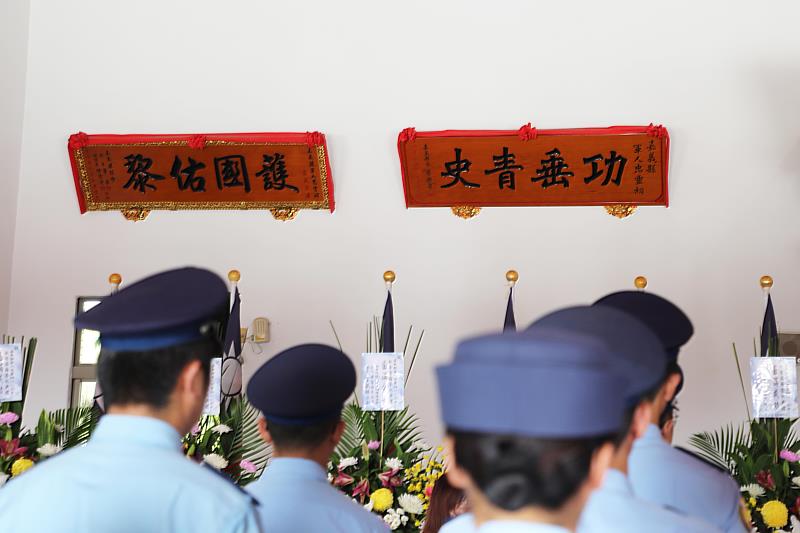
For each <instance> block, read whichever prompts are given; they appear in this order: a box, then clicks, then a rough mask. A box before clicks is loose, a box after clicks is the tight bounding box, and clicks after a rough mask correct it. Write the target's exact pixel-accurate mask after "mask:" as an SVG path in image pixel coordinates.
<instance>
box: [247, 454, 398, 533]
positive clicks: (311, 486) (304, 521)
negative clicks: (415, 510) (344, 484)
mask: <svg viewBox="0 0 800 533" xmlns="http://www.w3.org/2000/svg"><path fill="white" fill-rule="evenodd" d="M247 490H248V491H250V493H251V494H253V496H255V497H256V499H257V500H258V501H259V502H261V506H260V507H259V509H258V512H259V514H260V515H261V523H262V525H263V526H264V531H265V532H267V533H295V532H297V533H311V532H317V531H320V532H322V531H324V532H326V533H327V532H331V533H333V532H341V533H367V532H369V533H372V532H375V531H377V532H381V533H384V532H386V531H389V526H388V525H386V523H385V522H383V521H382V520H381V519H380V518H378V516H377V515H376V514H373V513H371V512H369V511H367V510H366V509H364V508H363V507H362V506H361V505H359V504H357V503H356V502H354V501H353V500H352V499H350V498H348V497H347V496H345V495H344V494H343V493H341V492H340V491H339V490H337V489H336V488H334V487H333V486H332V485H331V484H330V483H329V482H328V477H327V475H326V473H325V470H323V468H322V467H321V466H320V465H318V464H317V463H315V462H314V461H310V460H307V459H299V458H288V457H287V458H275V459H272V461H270V464H269V466H267V469H266V470H265V471H264V474H263V475H262V476H261V479H259V480H258V481H255V482H253V483H251V484H249V485H248V486H247Z"/></svg>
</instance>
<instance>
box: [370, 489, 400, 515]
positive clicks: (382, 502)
mask: <svg viewBox="0 0 800 533" xmlns="http://www.w3.org/2000/svg"><path fill="white" fill-rule="evenodd" d="M369 501H371V502H372V509H373V510H374V511H378V512H379V513H382V512H384V511H385V510H386V509H388V508H389V507H391V506H392V503H394V496H392V491H390V490H389V489H378V490H376V491H375V492H373V493H372V494H370V496H369Z"/></svg>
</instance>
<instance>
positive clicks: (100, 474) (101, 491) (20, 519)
mask: <svg viewBox="0 0 800 533" xmlns="http://www.w3.org/2000/svg"><path fill="white" fill-rule="evenodd" d="M227 302H228V293H227V288H226V286H225V283H224V282H223V281H222V279H220V278H219V277H218V276H216V275H215V274H213V273H211V272H209V271H206V270H200V269H194V268H186V269H180V270H173V271H169V272H164V273H161V274H157V275H155V276H152V277H150V278H147V279H144V280H142V281H140V282H138V283H135V284H133V285H131V286H129V287H127V288H125V289H123V290H121V291H120V292H119V293H117V294H116V295H114V296H111V297H108V298H105V299H104V300H103V301H102V302H101V303H100V304H99V305H97V306H96V307H94V308H93V309H92V310H90V311H87V312H86V313H83V314H82V315H80V316H78V317H77V318H76V320H75V324H76V327H77V328H79V329H84V328H86V329H93V330H98V331H99V332H100V344H101V347H102V350H101V354H100V360H99V362H98V378H99V380H100V383H101V386H102V389H103V392H104V393H105V405H106V408H107V413H108V414H106V415H104V416H103V417H102V418H101V420H100V422H99V425H98V427H97V429H96V431H95V432H94V434H93V435H92V437H91V439H90V441H89V443H88V444H87V445H86V446H84V447H81V448H73V449H71V450H68V451H66V452H63V453H61V454H59V455H57V456H56V457H53V458H52V459H48V460H47V461H45V462H44V463H42V464H40V465H37V466H35V467H33V468H32V469H31V470H29V471H28V472H25V473H24V474H22V475H20V476H19V477H18V478H15V479H14V480H12V481H11V482H9V483H8V484H7V485H6V486H5V487H3V489H2V490H0V524H2V525H3V526H2V527H3V531H9V532H12V531H13V532H15V533H16V532H19V533H22V532H25V533H39V532H41V533H45V532H47V533H52V532H55V531H58V532H59V533H69V532H75V533H93V532H98V533H99V532H103V533H142V532H148V533H153V532H162V531H163V532H165V533H166V532H175V531H215V532H231V533H234V532H235V533H257V532H260V531H261V528H260V527H259V524H258V516H257V515H256V513H255V510H254V501H253V499H252V498H251V497H249V496H248V495H247V494H246V493H244V492H243V491H241V490H240V489H238V488H237V487H236V486H234V485H233V484H232V483H231V482H229V481H226V480H225V479H224V478H223V477H221V476H220V475H218V474H216V473H213V472H211V471H209V470H207V469H205V468H203V467H201V466H200V465H198V464H196V463H193V462H192V461H190V460H189V459H187V458H186V457H185V456H184V455H183V453H182V451H181V444H180V441H181V436H182V435H184V434H185V433H186V432H188V431H189V429H190V428H191V427H192V425H193V424H194V423H195V422H196V421H197V420H198V419H199V417H200V413H201V411H202V408H203V402H204V400H205V396H206V391H207V389H208V376H209V365H210V359H211V357H213V356H214V355H218V354H219V349H220V343H219V336H218V331H219V323H220V321H221V320H224V317H225V313H226V307H227Z"/></svg>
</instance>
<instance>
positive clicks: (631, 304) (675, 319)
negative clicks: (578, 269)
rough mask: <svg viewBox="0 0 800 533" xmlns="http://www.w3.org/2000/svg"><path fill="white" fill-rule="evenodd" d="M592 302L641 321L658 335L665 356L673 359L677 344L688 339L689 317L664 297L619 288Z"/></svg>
mask: <svg viewBox="0 0 800 533" xmlns="http://www.w3.org/2000/svg"><path fill="white" fill-rule="evenodd" d="M593 305H605V306H610V307H615V308H617V309H619V310H621V311H625V312H626V313H628V314H631V315H633V316H635V317H636V318H638V319H639V320H641V321H642V322H644V323H645V324H646V325H647V327H649V328H650V329H652V330H653V331H654V332H655V334H656V335H657V336H658V338H659V340H661V343H662V344H663V345H664V349H665V350H666V351H667V355H668V356H669V357H670V359H672V360H674V359H676V358H677V357H678V352H679V351H680V349H681V346H683V345H684V344H686V343H687V342H689V339H691V338H692V335H693V334H694V327H693V326H692V322H691V321H690V320H689V317H688V316H686V313H684V312H683V311H682V310H681V309H680V308H679V307H678V306H677V305H675V304H674V303H672V302H670V301H669V300H667V299H666V298H662V297H661V296H657V295H655V294H653V293H651V292H644V291H621V292H615V293H612V294H609V295H607V296H603V297H602V298H600V299H599V300H597V301H596V302H595V303H594V304H593Z"/></svg>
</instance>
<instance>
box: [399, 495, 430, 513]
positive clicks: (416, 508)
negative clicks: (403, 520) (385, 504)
mask: <svg viewBox="0 0 800 533" xmlns="http://www.w3.org/2000/svg"><path fill="white" fill-rule="evenodd" d="M397 503H399V504H400V507H402V508H403V509H404V510H405V512H407V513H408V514H422V513H423V512H424V509H423V508H422V502H421V501H419V498H417V497H416V496H414V495H412V494H401V495H400V497H399V498H397Z"/></svg>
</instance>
